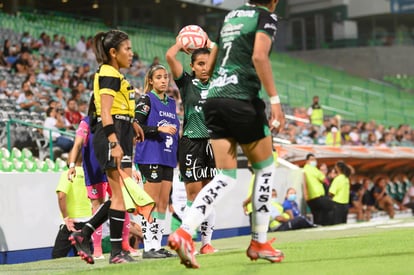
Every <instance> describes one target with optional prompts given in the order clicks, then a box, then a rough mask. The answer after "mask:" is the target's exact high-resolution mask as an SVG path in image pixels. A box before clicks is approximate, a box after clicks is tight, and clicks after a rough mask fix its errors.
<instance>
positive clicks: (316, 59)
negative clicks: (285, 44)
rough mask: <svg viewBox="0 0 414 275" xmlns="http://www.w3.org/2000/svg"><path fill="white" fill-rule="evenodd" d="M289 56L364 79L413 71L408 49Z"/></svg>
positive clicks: (412, 57) (327, 51)
mask: <svg viewBox="0 0 414 275" xmlns="http://www.w3.org/2000/svg"><path fill="white" fill-rule="evenodd" d="M289 55H292V56H294V57H298V58H300V59H303V60H306V61H308V62H313V63H317V64H321V65H326V66H329V67H332V68H335V69H340V70H344V71H346V72H348V73H350V74H352V75H356V76H360V77H364V78H375V79H383V77H384V76H386V75H397V74H407V75H412V74H413V72H414V47H412V46H392V47H385V46H384V47H358V48H343V49H319V50H310V51H293V52H289Z"/></svg>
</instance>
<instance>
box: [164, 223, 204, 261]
mask: <svg viewBox="0 0 414 275" xmlns="http://www.w3.org/2000/svg"><path fill="white" fill-rule="evenodd" d="M168 246H169V247H170V248H171V249H172V250H175V251H176V252H177V254H178V256H179V257H180V259H181V264H183V265H185V266H186V267H187V268H199V267H200V265H199V264H198V263H197V261H196V259H195V257H194V252H195V248H194V242H193V240H192V239H191V235H190V234H188V233H187V232H185V231H184V229H182V228H178V229H177V230H176V231H175V232H174V233H172V234H171V235H170V236H169V237H168Z"/></svg>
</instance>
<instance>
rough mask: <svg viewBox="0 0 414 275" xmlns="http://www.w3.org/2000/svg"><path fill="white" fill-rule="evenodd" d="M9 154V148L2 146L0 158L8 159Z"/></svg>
mask: <svg viewBox="0 0 414 275" xmlns="http://www.w3.org/2000/svg"><path fill="white" fill-rule="evenodd" d="M10 156H11V154H10V152H9V150H8V149H7V148H5V147H2V148H1V149H0V159H5V160H9V159H10Z"/></svg>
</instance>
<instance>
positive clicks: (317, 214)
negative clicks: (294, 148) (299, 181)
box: [303, 154, 333, 225]
mask: <svg viewBox="0 0 414 275" xmlns="http://www.w3.org/2000/svg"><path fill="white" fill-rule="evenodd" d="M317 164H318V163H317V160H316V158H315V155H313V154H308V155H307V156H306V164H305V166H304V167H303V171H304V172H305V184H304V185H303V194H304V198H305V200H306V203H307V204H308V206H309V208H310V209H311V212H312V215H313V223H315V224H318V225H329V224H331V222H332V215H333V204H332V201H331V200H330V198H329V197H328V196H326V194H325V188H324V185H325V184H324V181H325V175H324V174H323V173H322V172H321V171H320V170H319V169H318V168H317Z"/></svg>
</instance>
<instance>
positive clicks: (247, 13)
mask: <svg viewBox="0 0 414 275" xmlns="http://www.w3.org/2000/svg"><path fill="white" fill-rule="evenodd" d="M277 3H278V0H251V1H249V3H247V4H245V5H243V6H242V7H239V8H237V9H236V10H233V11H230V12H229V13H228V14H227V15H226V17H225V19H224V23H223V26H222V28H221V30H220V36H219V38H218V48H213V49H212V53H211V55H210V58H209V63H208V68H209V70H212V69H213V67H214V66H213V65H215V68H214V73H213V74H212V77H211V80H210V87H209V91H208V97H207V101H206V103H205V104H204V107H203V110H204V114H205V117H206V124H207V128H208V129H209V132H210V137H211V139H212V141H211V143H212V146H213V151H214V158H215V160H216V168H217V170H218V171H219V172H218V174H217V175H216V176H215V177H214V178H213V180H212V181H211V182H210V183H209V184H207V186H205V187H204V188H203V189H202V190H201V192H200V193H198V195H197V197H196V199H195V200H194V202H193V205H192V206H191V208H190V209H189V210H188V211H187V212H186V215H185V217H184V219H183V224H182V225H181V227H180V228H179V229H178V230H176V231H175V232H174V233H172V234H171V235H170V236H169V238H168V244H169V246H170V247H171V248H172V249H174V250H176V251H177V254H178V255H179V256H180V258H181V263H183V264H184V265H185V266H186V267H189V268H198V267H199V265H198V263H197V261H196V259H195V257H194V243H193V242H192V239H191V234H192V232H193V231H194V230H195V229H196V228H197V227H198V226H199V225H200V224H201V222H202V221H203V220H205V219H206V217H207V216H208V215H209V214H210V212H211V210H212V209H213V207H214V205H215V204H216V203H217V201H218V200H219V199H221V198H223V196H224V195H225V194H227V193H229V192H230V190H231V189H232V188H233V187H234V186H235V185H236V172H237V170H236V169H237V144H240V146H241V148H242V150H243V152H244V153H245V155H246V156H247V158H248V160H249V161H250V163H251V164H252V168H253V170H254V172H255V182H254V188H253V194H252V203H253V212H252V240H251V242H250V245H249V247H248V249H247V252H246V253H247V256H248V257H249V258H250V259H251V260H256V259H265V260H268V261H270V262H280V261H282V260H283V258H284V255H283V253H282V252H281V251H279V250H275V249H274V248H273V247H272V245H271V242H268V241H267V227H268V222H269V216H270V212H269V207H270V200H271V190H272V185H273V177H274V163H273V155H272V138H271V130H273V129H275V128H276V130H278V129H279V128H283V126H284V115H283V111H282V108H281V105H280V99H279V96H278V95H277V90H276V87H275V84H274V80H273V77H272V67H271V64H270V60H269V54H270V52H271V49H272V42H273V41H274V39H275V36H276V31H277V17H276V15H275V14H273V13H272V12H273V11H274V10H275V8H276V5H277ZM261 86H263V88H264V89H265V91H266V92H267V94H268V96H269V97H270V103H271V115H270V121H268V120H267V118H266V115H265V112H264V109H265V107H264V106H265V105H264V103H263V101H262V100H261V99H259V97H258V93H259V90H260V88H261Z"/></svg>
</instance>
